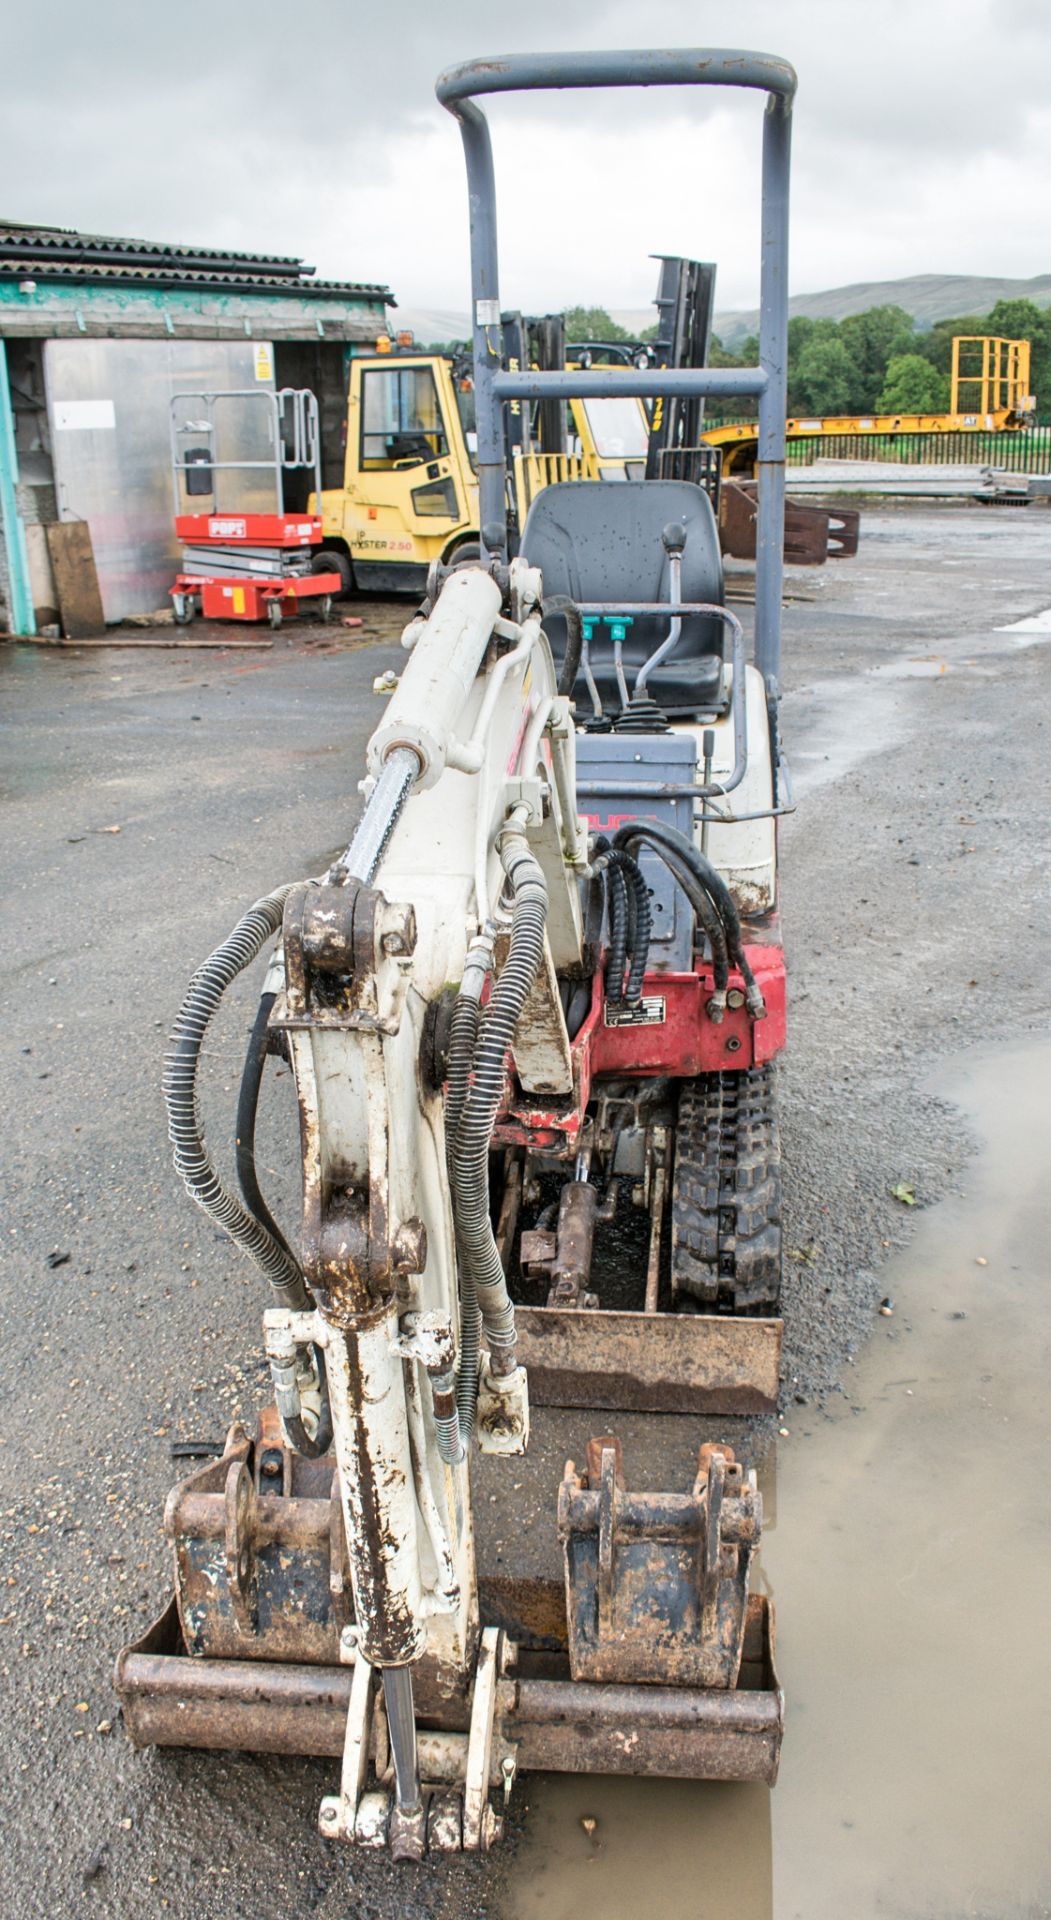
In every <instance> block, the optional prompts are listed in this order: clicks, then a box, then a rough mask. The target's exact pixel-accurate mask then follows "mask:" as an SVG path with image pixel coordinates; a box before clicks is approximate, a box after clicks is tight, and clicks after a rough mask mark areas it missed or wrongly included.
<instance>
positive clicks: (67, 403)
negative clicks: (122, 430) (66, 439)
mask: <svg viewBox="0 0 1051 1920" xmlns="http://www.w3.org/2000/svg"><path fill="white" fill-rule="evenodd" d="M53 417H54V423H55V428H56V430H57V431H59V432H66V433H69V432H72V431H73V430H74V429H77V430H79V431H83V430H84V428H86V427H95V428H98V427H103V428H108V429H110V430H112V429H113V428H114V427H115V426H116V424H117V418H116V414H115V413H114V411H113V402H112V400H57V401H56V402H55V407H54V415H53Z"/></svg>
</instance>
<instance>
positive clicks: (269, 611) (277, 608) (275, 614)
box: [266, 600, 282, 633]
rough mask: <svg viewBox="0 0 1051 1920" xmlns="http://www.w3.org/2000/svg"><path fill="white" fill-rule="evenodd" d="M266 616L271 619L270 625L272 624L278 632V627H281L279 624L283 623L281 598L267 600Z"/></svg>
mask: <svg viewBox="0 0 1051 1920" xmlns="http://www.w3.org/2000/svg"><path fill="white" fill-rule="evenodd" d="M266 617H267V619H268V620H269V622H270V625H271V626H272V627H273V629H274V631H275V633H276V632H277V629H278V627H279V626H280V625H281V620H282V613H281V602H280V600H268V601H267V606H266Z"/></svg>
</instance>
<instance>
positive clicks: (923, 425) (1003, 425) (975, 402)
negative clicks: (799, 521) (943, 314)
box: [703, 334, 1036, 477]
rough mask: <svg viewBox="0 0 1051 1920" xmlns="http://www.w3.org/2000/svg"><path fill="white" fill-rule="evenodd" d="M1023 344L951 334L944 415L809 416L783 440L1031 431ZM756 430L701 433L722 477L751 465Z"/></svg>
mask: <svg viewBox="0 0 1051 1920" xmlns="http://www.w3.org/2000/svg"><path fill="white" fill-rule="evenodd" d="M1029 362H1030V349H1029V342H1028V340H1005V339H998V338H995V337H988V336H986V335H983V334H956V335H955V336H954V338H953V343H952V394H951V399H950V405H949V412H948V413H871V414H849V413H839V414H825V415H823V416H821V417H818V416H815V415H808V416H806V417H803V416H800V417H799V418H798V419H794V420H788V421H786V423H785V436H786V438H787V439H788V440H790V441H791V440H813V439H814V438H815V437H816V436H817V435H818V434H820V435H821V436H822V437H825V438H828V437H833V438H843V439H846V438H847V437H849V436H854V435H863V434H864V435H871V436H873V437H875V436H877V435H880V434H888V435H899V434H905V433H978V432H982V433H1006V432H1013V431H1015V430H1016V429H1017V428H1019V427H1027V426H1031V425H1032V423H1033V419H1034V417H1035V414H1036V398H1035V395H1033V394H1032V393H1030V391H1029ZM758 434H759V428H758V425H757V423H756V422H755V421H754V420H733V421H728V422H727V423H726V424H725V425H723V426H718V427H710V428H707V429H706V430H705V433H704V436H703V437H704V439H705V440H706V441H707V443H708V445H709V446H711V447H719V448H720V449H721V451H722V456H723V473H724V474H725V475H727V476H728V477H731V476H738V477H740V476H746V475H748V474H750V473H751V471H752V468H753V466H754V464H755V456H756V447H757V444H758Z"/></svg>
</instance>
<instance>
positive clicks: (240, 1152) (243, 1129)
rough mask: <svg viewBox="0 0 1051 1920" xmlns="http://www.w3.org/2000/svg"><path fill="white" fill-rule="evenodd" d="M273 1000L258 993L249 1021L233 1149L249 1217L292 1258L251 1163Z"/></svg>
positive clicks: (274, 996) (253, 1154) (273, 997)
mask: <svg viewBox="0 0 1051 1920" xmlns="http://www.w3.org/2000/svg"><path fill="white" fill-rule="evenodd" d="M276 999H277V995H276V993H261V994H260V996H259V1006H258V1008H257V1009H256V1016H255V1020H254V1022H253V1024H252V1032H251V1036H250V1038H249V1041H248V1052H247V1053H246V1055H245V1063H244V1070H243V1072H242V1074H241V1090H240V1093H239V1094H238V1097H237V1120H236V1130H235V1139H234V1149H235V1154H236V1162H237V1184H238V1186H239V1187H240V1189H241V1198H242V1199H243V1201H244V1203H245V1206H246V1207H247V1208H248V1211H249V1213H250V1214H251V1215H252V1218H253V1220H258V1222H259V1224H260V1226H261V1227H265V1229H266V1231H267V1233H268V1234H269V1235H270V1237H271V1239H272V1240H276V1241H277V1244H278V1246H279V1247H284V1250H285V1252H286V1253H287V1254H288V1256H289V1259H293V1258H294V1255H293V1253H292V1249H291V1247H290V1246H289V1244H288V1241H287V1240H286V1239H285V1236H284V1234H283V1233H282V1232H281V1229H280V1227H279V1226H278V1224H277V1221H276V1220H275V1219H274V1216H273V1214H272V1213H271V1211H270V1208H269V1207H268V1206H267V1204H266V1201H265V1200H264V1198H263V1195H262V1193H261V1192H260V1188H259V1177H258V1174H257V1171H256V1164H255V1122H256V1115H257V1113H258V1111H259V1092H260V1088H261V1087H262V1084H263V1069H264V1067H265V1066H266V1053H267V1040H268V1034H269V1023H270V1015H271V1013H272V1011H273V1006H274V1001H275V1000H276Z"/></svg>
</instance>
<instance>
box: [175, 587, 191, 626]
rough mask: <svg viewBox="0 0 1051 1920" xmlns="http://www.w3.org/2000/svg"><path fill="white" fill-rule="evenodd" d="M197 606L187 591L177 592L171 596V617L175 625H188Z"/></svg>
mask: <svg viewBox="0 0 1051 1920" xmlns="http://www.w3.org/2000/svg"><path fill="white" fill-rule="evenodd" d="M196 611H197V608H196V606H195V604H194V601H193V599H192V598H191V596H190V595H189V594H187V593H177V594H175V595H173V598H172V618H173V620H174V621H175V624H176V626H177V627H188V626H189V624H190V622H191V620H192V619H193V616H194V614H195V613H196Z"/></svg>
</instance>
